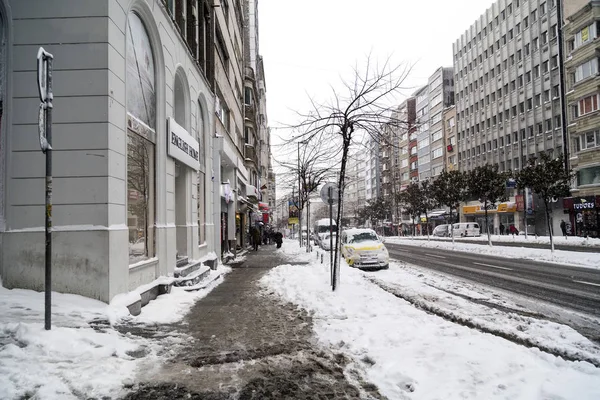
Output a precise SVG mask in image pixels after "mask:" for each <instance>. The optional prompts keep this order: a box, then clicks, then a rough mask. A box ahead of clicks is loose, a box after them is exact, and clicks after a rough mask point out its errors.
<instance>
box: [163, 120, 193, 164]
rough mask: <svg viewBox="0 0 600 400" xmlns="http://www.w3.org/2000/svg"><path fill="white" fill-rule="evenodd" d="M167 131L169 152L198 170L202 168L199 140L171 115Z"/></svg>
mask: <svg viewBox="0 0 600 400" xmlns="http://www.w3.org/2000/svg"><path fill="white" fill-rule="evenodd" d="M167 132H168V134H169V137H168V138H167V140H168V143H169V145H168V147H167V154H168V155H169V156H171V157H173V158H174V159H176V160H179V161H181V162H182V163H184V164H185V165H187V166H189V167H191V168H194V169H195V170H196V171H197V170H198V169H199V168H200V161H199V151H200V145H199V144H198V141H197V140H196V139H194V138H193V137H192V135H190V134H189V133H188V132H187V131H186V130H185V129H184V128H183V127H182V126H181V125H179V124H178V123H177V122H175V120H174V119H173V118H171V117H169V118H168V119H167Z"/></svg>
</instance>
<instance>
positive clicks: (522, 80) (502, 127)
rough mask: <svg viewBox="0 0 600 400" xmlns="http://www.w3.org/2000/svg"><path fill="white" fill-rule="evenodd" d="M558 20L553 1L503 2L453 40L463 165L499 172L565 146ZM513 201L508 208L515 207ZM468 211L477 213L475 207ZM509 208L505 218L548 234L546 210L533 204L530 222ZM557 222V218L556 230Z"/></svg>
mask: <svg viewBox="0 0 600 400" xmlns="http://www.w3.org/2000/svg"><path fill="white" fill-rule="evenodd" d="M557 22H558V20H557V1H556V0H529V1H522V0H499V1H497V2H495V3H494V4H493V5H492V6H491V7H490V8H489V9H488V10H487V11H486V12H485V13H484V14H483V15H481V16H480V17H479V18H478V19H477V20H476V21H475V23H474V24H472V25H471V26H470V27H469V28H468V29H467V31H466V32H465V33H464V34H463V35H461V37H460V38H459V39H458V40H457V41H456V42H455V43H454V45H453V56H454V74H455V79H454V80H455V91H456V122H457V137H458V139H457V151H458V166H459V169H460V170H463V171H468V170H471V169H473V168H475V167H477V166H482V165H485V164H496V165H498V166H499V169H500V171H513V170H517V171H518V170H520V169H521V168H522V167H523V166H524V165H527V161H528V160H529V159H530V158H532V157H536V156H538V155H539V153H541V152H546V153H548V154H550V155H553V156H560V155H563V154H564V153H565V152H566V151H568V148H565V146H564V143H565V142H566V141H565V138H566V134H565V133H564V132H563V130H564V127H563V123H562V117H561V114H562V112H561V107H562V104H561V90H560V85H561V77H560V73H559V62H560V60H559V53H558V50H559V49H558V24H557ZM511 200H512V203H514V202H515V200H516V193H514V191H513V192H512V193H511ZM512 203H511V204H509V206H510V207H507V208H506V209H507V210H513V207H512ZM476 208H477V206H474V208H473V210H475V209H476ZM469 210H471V211H472V208H469ZM463 211H464V210H463ZM505 212H506V211H505ZM464 214H465V215H466V218H467V219H469V218H478V216H477V214H476V213H475V212H473V213H470V214H469V213H466V212H465V213H464ZM508 214H512V215H508ZM508 214H506V215H503V217H505V220H506V221H508V222H509V223H514V224H515V225H517V227H518V228H519V229H521V230H522V229H523V228H524V224H525V223H527V224H528V225H531V226H532V227H535V229H536V233H538V234H547V233H546V232H545V228H543V227H544V226H545V224H544V217H543V213H536V212H535V211H534V210H533V209H532V210H531V213H530V214H528V215H527V218H526V221H527V222H525V218H523V217H522V215H519V213H517V212H516V209H515V210H514V212H508ZM559 222H560V220H559V219H558V220H556V221H554V222H553V224H554V231H557V230H558V224H559ZM494 226H495V227H497V226H498V224H497V221H496V222H495V223H494Z"/></svg>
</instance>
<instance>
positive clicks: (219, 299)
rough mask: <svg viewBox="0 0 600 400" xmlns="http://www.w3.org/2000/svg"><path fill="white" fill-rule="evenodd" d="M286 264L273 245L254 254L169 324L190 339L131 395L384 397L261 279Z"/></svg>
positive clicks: (303, 315)
mask: <svg viewBox="0 0 600 400" xmlns="http://www.w3.org/2000/svg"><path fill="white" fill-rule="evenodd" d="M287 263H290V260H289V259H286V258H285V254H283V253H282V252H281V251H280V250H276V249H275V246H274V245H273V246H261V247H260V248H259V250H258V251H257V252H252V251H251V252H249V253H248V254H247V256H246V261H245V262H244V263H242V264H241V265H239V266H237V267H236V268H234V269H233V271H232V272H231V273H229V274H227V275H226V276H225V278H224V281H223V283H221V284H220V285H219V286H218V287H216V288H215V289H213V291H211V292H210V293H209V294H208V295H207V296H206V297H205V298H203V299H201V300H199V301H198V302H197V303H196V304H195V305H194V306H193V307H192V309H191V310H190V312H189V314H188V315H187V317H186V318H185V319H184V321H182V323H180V324H176V325H172V326H169V327H168V329H169V330H176V331H177V332H178V334H180V335H181V336H182V337H185V338H187V340H186V342H185V344H184V345H183V346H180V347H179V348H178V349H177V351H176V354H175V355H173V356H172V357H170V359H169V360H168V361H167V362H166V363H165V364H164V365H162V366H160V367H159V368H154V369H149V370H148V371H145V372H143V373H142V374H141V375H140V376H139V379H138V382H137V383H135V384H134V385H132V387H131V390H132V392H131V393H129V394H128V395H127V396H126V397H125V399H128V400H134V399H135V400H137V399H165V400H166V399H215V400H221V399H381V398H383V397H382V396H381V395H380V394H379V392H378V391H377V388H376V387H375V386H373V385H372V384H369V383H368V382H365V381H364V380H363V379H362V377H361V375H360V373H359V372H357V371H356V370H355V369H353V368H352V363H351V362H350V360H348V359H347V358H345V356H343V355H341V354H338V353H335V352H334V351H332V350H330V349H325V348H322V347H320V346H319V345H317V343H316V340H315V338H314V336H313V332H312V318H311V316H310V315H308V314H307V313H306V311H304V310H301V309H298V308H296V307H295V306H294V305H293V304H290V303H284V302H282V301H280V300H278V299H276V298H274V297H272V296H271V295H269V294H267V293H265V292H264V291H261V288H260V286H259V284H258V281H259V280H260V278H261V277H262V276H263V275H264V274H266V273H267V272H268V271H269V270H270V269H271V268H273V267H275V266H277V265H280V264H287ZM307 268H308V267H307ZM158 329H159V330H160V327H159V328H158Z"/></svg>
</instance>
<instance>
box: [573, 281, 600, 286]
mask: <svg viewBox="0 0 600 400" xmlns="http://www.w3.org/2000/svg"><path fill="white" fill-rule="evenodd" d="M573 282H575V283H583V284H584V285H592V286H600V283H593V282H586V281H573Z"/></svg>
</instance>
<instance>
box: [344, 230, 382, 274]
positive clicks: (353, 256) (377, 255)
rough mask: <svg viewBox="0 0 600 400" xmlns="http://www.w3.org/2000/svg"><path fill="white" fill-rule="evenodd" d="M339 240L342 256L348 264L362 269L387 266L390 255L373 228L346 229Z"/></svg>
mask: <svg viewBox="0 0 600 400" xmlns="http://www.w3.org/2000/svg"><path fill="white" fill-rule="evenodd" d="M341 242H342V249H341V251H342V257H344V259H345V260H346V262H347V263H348V265H349V266H351V267H355V268H359V269H363V270H374V269H387V268H388V267H389V264H390V255H389V253H388V251H387V249H386V247H385V245H384V244H383V240H382V239H381V238H380V237H379V236H378V235H377V233H375V231H374V230H373V229H346V230H345V231H343V232H342V236H341Z"/></svg>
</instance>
